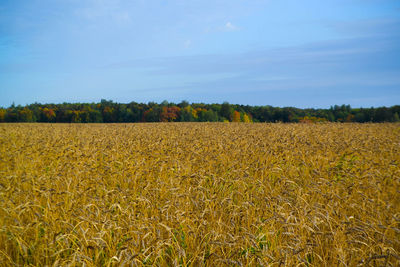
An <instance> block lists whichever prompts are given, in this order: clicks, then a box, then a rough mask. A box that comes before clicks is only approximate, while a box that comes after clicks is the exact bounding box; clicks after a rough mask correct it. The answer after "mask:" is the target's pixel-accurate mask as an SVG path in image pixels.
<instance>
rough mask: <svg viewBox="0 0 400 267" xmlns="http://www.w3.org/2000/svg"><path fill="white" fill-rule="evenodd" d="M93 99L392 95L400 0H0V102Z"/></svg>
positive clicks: (399, 45)
mask: <svg viewBox="0 0 400 267" xmlns="http://www.w3.org/2000/svg"><path fill="white" fill-rule="evenodd" d="M101 99H108V100H113V101H117V102H122V103H128V102H131V101H136V102H149V101H155V102H161V101H163V100H167V101H170V102H180V101H182V100H187V101H189V102H205V103H222V102H223V101H228V102H230V103H233V104H250V105H272V106H295V107H329V106H331V105H334V104H350V105H352V106H353V107H360V106H362V107H370V106H391V105H395V104H400V1H398V0H392V1H389V0H323V1H321V0H304V1H298V0H265V1H262V0H246V1H245V0H230V1H227V0H212V1H209V0H169V1H166V0H164V1H161V0H29V1H26V0H1V1H0V106H3V107H8V106H10V105H11V104H12V103H13V102H14V103H15V104H16V105H18V104H21V105H25V104H30V103H34V102H40V103H62V102H98V101H100V100H101Z"/></svg>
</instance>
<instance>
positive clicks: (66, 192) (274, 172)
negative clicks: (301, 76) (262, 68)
mask: <svg viewBox="0 0 400 267" xmlns="http://www.w3.org/2000/svg"><path fill="white" fill-rule="evenodd" d="M399 137H400V125H399V124H314V125H304V124H236V123H229V124H228V123H168V124H163V123H157V124H108V125H105V124H90V125H89V124H82V125H77V124H74V125H70V124H1V125H0V227H1V228H0V262H2V264H3V265H17V266H18V265H35V266H44V265H53V266H59V265H61V266H67V265H70V266H76V265H78V266H79V265H86V266H100V265H105V266H122V265H127V266H129V265H137V266H143V265H156V266H177V265H182V266H221V265H222V266H225V265H226V266H232V265H238V266H279V265H283V266H296V265H304V266H333V265H335V266H336V265H339V266H357V265H362V266H364V265H365V266H368V265H371V266H375V265H380V266H382V265H385V266H399V265H400V168H399V164H400V138H399Z"/></svg>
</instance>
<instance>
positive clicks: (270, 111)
mask: <svg viewBox="0 0 400 267" xmlns="http://www.w3.org/2000/svg"><path fill="white" fill-rule="evenodd" d="M399 114H400V106H399V105H396V106H392V107H379V108H351V107H350V105H341V106H338V105H335V106H332V107H331V108H329V109H299V108H294V107H284V108H280V107H272V106H248V105H234V104H229V103H227V102H224V103H223V104H203V103H192V104H190V103H188V102H187V101H182V102H181V103H179V104H175V103H169V102H167V101H163V102H162V103H160V104H158V103H154V102H149V103H147V104H144V103H136V102H131V103H128V104H121V103H115V102H113V101H107V100H104V99H103V100H101V102H100V103H63V104H39V103H34V104H30V105H27V106H15V105H14V104H13V105H11V106H10V107H8V108H0V122H81V123H86V122H97V123H99V122H171V121H188V122H191V121H197V122H205V121H231V122H309V123H311V122H328V121H330V122H398V121H400V119H399Z"/></svg>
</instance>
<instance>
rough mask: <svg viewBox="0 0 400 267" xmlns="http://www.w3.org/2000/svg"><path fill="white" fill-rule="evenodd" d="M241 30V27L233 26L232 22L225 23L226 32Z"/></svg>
mask: <svg viewBox="0 0 400 267" xmlns="http://www.w3.org/2000/svg"><path fill="white" fill-rule="evenodd" d="M239 29H240V28H239V27H237V26H236V25H233V24H232V22H230V21H228V22H227V23H225V26H224V30H225V31H237V30H239Z"/></svg>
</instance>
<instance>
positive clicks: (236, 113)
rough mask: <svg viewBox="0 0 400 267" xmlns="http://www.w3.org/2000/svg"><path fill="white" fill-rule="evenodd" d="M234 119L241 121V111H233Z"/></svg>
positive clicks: (234, 120)
mask: <svg viewBox="0 0 400 267" xmlns="http://www.w3.org/2000/svg"><path fill="white" fill-rule="evenodd" d="M232 121H233V122H240V112H238V111H236V110H235V111H234V112H233V116H232Z"/></svg>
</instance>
